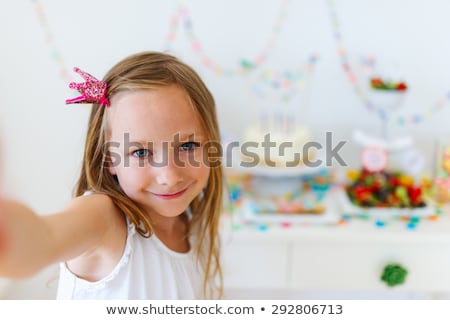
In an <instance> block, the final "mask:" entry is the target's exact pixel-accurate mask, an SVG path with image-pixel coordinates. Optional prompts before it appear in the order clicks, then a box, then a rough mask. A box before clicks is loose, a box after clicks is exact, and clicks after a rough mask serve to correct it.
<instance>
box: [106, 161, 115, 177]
mask: <svg viewBox="0 0 450 320" xmlns="http://www.w3.org/2000/svg"><path fill="white" fill-rule="evenodd" d="M108 171H109V173H110V174H111V175H112V176H115V175H117V173H116V168H114V167H113V166H112V163H110V164H109V166H108Z"/></svg>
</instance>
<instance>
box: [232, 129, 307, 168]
mask: <svg viewBox="0 0 450 320" xmlns="http://www.w3.org/2000/svg"><path fill="white" fill-rule="evenodd" d="M311 139H312V135H311V132H310V130H309V129H308V128H307V127H305V126H302V125H300V124H291V125H290V126H288V127H277V126H270V125H262V124H259V123H255V124H253V125H250V126H248V127H247V129H246V130H245V131H244V135H243V144H242V148H241V154H242V159H243V160H244V161H245V162H246V163H247V164H248V165H257V166H267V167H296V166H299V165H304V164H305V163H307V162H308V161H312V160H313V158H314V153H313V150H312V148H306V147H305V145H306V143H307V142H310V141H311Z"/></svg>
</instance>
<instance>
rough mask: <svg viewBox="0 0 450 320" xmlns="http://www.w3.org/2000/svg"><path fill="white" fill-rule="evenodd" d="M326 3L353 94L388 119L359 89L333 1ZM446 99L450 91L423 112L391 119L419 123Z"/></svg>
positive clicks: (448, 98)
mask: <svg viewBox="0 0 450 320" xmlns="http://www.w3.org/2000/svg"><path fill="white" fill-rule="evenodd" d="M326 3H327V7H328V11H329V15H330V19H331V26H332V29H333V36H334V39H335V41H336V47H337V54H338V56H339V59H340V63H341V65H342V69H343V70H344V72H345V74H346V75H347V78H348V80H349V82H350V84H351V85H352V86H353V89H354V92H355V94H356V95H357V97H358V98H359V99H360V100H361V101H362V102H363V103H364V105H365V107H366V108H367V110H369V111H371V112H374V113H376V114H377V115H378V116H379V117H380V118H381V119H382V120H383V121H386V120H388V113H387V112H386V111H385V110H384V109H383V108H380V107H378V106H376V105H374V104H373V103H372V102H371V101H370V100H369V99H368V97H367V95H366V94H364V92H363V90H361V88H360V86H359V84H358V79H357V76H356V74H355V72H354V71H353V69H352V68H351V66H350V62H349V57H348V54H347V51H346V50H345V47H344V45H343V40H342V33H341V31H340V24H339V19H338V16H337V14H336V9H335V6H334V1H333V0H326ZM447 100H450V92H449V93H447V95H446V96H445V97H442V98H441V99H439V100H438V101H437V102H436V103H435V104H433V105H432V106H431V107H429V108H428V109H427V110H425V111H424V112H422V113H416V114H410V115H404V116H397V117H395V118H394V119H393V121H394V123H396V124H398V125H405V124H417V123H421V122H423V121H425V120H426V119H427V118H429V117H430V116H432V115H433V114H434V113H436V112H437V111H439V110H441V109H442V108H443V107H444V106H445V104H446V103H447Z"/></svg>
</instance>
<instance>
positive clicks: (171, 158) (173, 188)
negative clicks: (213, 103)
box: [107, 85, 210, 219]
mask: <svg viewBox="0 0 450 320" xmlns="http://www.w3.org/2000/svg"><path fill="white" fill-rule="evenodd" d="M107 112H108V113H107V116H108V119H107V120H108V126H109V140H108V143H109V145H108V149H109V151H110V155H111V160H112V166H111V168H110V173H111V174H114V175H117V178H118V180H119V183H120V186H121V187H122V189H123V190H124V191H125V193H126V194H127V195H128V196H129V197H130V198H131V199H132V200H134V201H136V202H137V203H139V204H140V205H142V206H143V207H144V208H146V209H147V211H148V213H149V214H150V215H151V216H152V218H154V219H157V218H158V217H176V216H178V215H180V214H181V213H183V212H184V210H185V209H186V208H187V207H188V205H189V204H190V202H191V201H192V200H193V199H194V198H195V197H196V196H197V195H198V194H199V193H200V192H201V191H202V189H203V188H204V187H205V185H206V183H207V181H208V177H209V172H210V167H209V166H208V163H207V160H208V157H207V150H205V147H206V142H207V135H206V132H205V130H204V128H203V126H202V124H201V122H200V119H199V116H198V114H197V111H196V109H195V107H194V106H193V105H192V103H191V101H190V99H189V97H188V95H187V93H186V92H185V91H184V90H183V89H182V88H180V87H178V86H176V85H170V86H165V87H160V88H158V89H152V90H150V89H149V90H137V91H127V92H121V93H118V94H117V95H115V96H114V97H113V98H112V99H111V107H110V108H109V109H108V111H107Z"/></svg>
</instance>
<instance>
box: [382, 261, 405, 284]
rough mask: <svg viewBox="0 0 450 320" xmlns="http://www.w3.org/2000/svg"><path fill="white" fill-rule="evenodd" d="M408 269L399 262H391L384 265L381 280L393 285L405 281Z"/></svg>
mask: <svg viewBox="0 0 450 320" xmlns="http://www.w3.org/2000/svg"><path fill="white" fill-rule="evenodd" d="M407 275H408V270H406V269H405V268H404V267H402V266H401V265H400V264H395V263H391V264H388V265H386V266H385V267H384V269H383V274H382V275H381V281H384V282H385V283H386V285H387V286H389V287H394V286H398V285H401V284H403V283H404V282H405V280H406V276H407Z"/></svg>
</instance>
